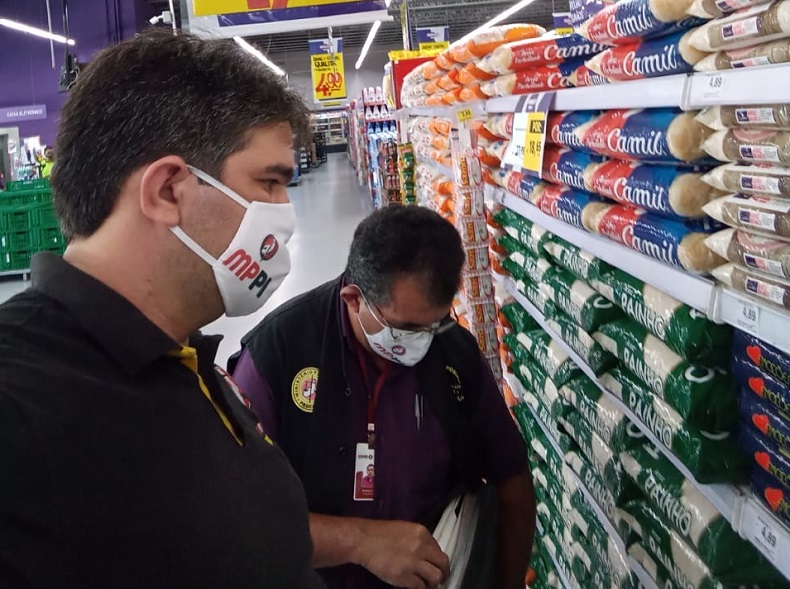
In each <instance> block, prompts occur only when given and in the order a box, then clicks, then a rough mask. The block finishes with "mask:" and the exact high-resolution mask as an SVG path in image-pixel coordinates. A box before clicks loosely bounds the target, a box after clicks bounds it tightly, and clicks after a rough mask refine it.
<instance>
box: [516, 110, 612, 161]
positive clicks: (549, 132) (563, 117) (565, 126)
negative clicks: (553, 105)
mask: <svg viewBox="0 0 790 589" xmlns="http://www.w3.org/2000/svg"><path fill="white" fill-rule="evenodd" d="M600 114H601V113H600V112H599V111H592V110H579V111H566V112H556V111H555V112H551V113H549V116H548V118H547V119H546V143H551V144H554V145H559V146H561V147H568V148H570V149H575V150H576V151H583V152H587V153H595V152H594V151H593V150H591V149H589V148H588V147H586V146H585V145H584V143H583V142H582V139H581V135H580V132H581V130H582V129H584V128H586V127H587V126H589V125H590V124H591V123H592V122H593V121H595V120H597V118H598V117H599V116H600ZM511 134H512V128H511Z"/></svg>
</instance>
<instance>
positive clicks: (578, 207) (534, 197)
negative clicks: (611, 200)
mask: <svg viewBox="0 0 790 589" xmlns="http://www.w3.org/2000/svg"><path fill="white" fill-rule="evenodd" d="M529 200H530V202H531V203H532V204H534V205H535V206H536V207H538V208H539V209H540V210H541V211H543V212H544V213H546V214H547V215H549V216H551V217H554V218H555V219H559V220H560V221H563V222H564V223H567V224H568V225H572V226H574V227H579V228H583V227H584V223H583V215H584V211H585V210H586V209H587V208H588V207H589V206H590V205H591V204H592V203H597V204H603V202H604V201H603V200H602V199H601V197H599V196H597V195H595V194H591V193H589V192H583V191H581V190H573V189H571V188H568V187H567V186H559V185H557V184H548V183H545V182H544V183H541V184H539V185H538V186H536V187H535V190H533V191H532V194H531V195H530V199H529Z"/></svg>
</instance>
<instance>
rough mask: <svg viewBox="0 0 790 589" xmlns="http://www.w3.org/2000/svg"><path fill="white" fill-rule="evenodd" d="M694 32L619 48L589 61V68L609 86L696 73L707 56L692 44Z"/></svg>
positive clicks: (642, 41)
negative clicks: (696, 69) (690, 42)
mask: <svg viewBox="0 0 790 589" xmlns="http://www.w3.org/2000/svg"><path fill="white" fill-rule="evenodd" d="M691 34H692V33H691V32H679V33H674V34H672V35H667V36H666V37H660V38H658V39H649V40H644V39H643V40H639V41H636V42H634V43H629V44H627V45H618V46H616V47H612V48H610V49H607V50H606V51H604V52H603V53H599V54H598V55H596V56H594V57H592V58H591V59H589V60H588V61H587V64H586V65H587V67H588V68H590V69H591V70H592V71H594V72H595V73H597V74H600V75H601V76H603V77H604V78H606V79H607V80H609V81H610V82H624V81H627V80H641V79H644V78H656V77H660V76H670V75H673V74H685V73H689V72H692V71H694V65H695V64H696V63H697V62H699V61H700V60H701V59H702V58H703V57H705V53H703V52H702V51H698V50H697V49H695V48H694V47H692V46H691V45H690V44H689V37H690V36H691Z"/></svg>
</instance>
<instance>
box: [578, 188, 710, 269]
mask: <svg viewBox="0 0 790 589" xmlns="http://www.w3.org/2000/svg"><path fill="white" fill-rule="evenodd" d="M715 202H716V201H712V202H711V203H708V205H706V207H705V210H706V211H707V210H708V209H707V207H709V206H711V205H713V204H714V203H715ZM584 213H585V215H584V227H585V228H586V229H587V230H588V231H591V232H593V233H597V234H598V235H603V236H604V237H607V238H609V239H611V240H613V241H616V242H618V243H622V244H623V245H625V246H627V247H629V248H631V249H633V250H636V251H638V252H641V253H643V254H645V255H647V256H650V257H651V258H654V259H656V260H661V261H662V262H665V263H667V264H670V265H671V266H676V267H679V268H683V269H684V270H688V271H689V272H696V273H706V272H710V271H711V270H712V269H713V268H715V267H717V266H719V265H721V264H722V263H723V262H724V260H723V259H722V258H721V257H719V256H718V255H716V254H715V253H713V252H712V251H711V250H709V249H708V247H707V246H706V245H705V239H706V238H707V237H708V235H710V233H711V231H712V230H716V229H718V228H720V227H721V226H720V225H717V224H714V223H710V222H708V221H706V220H700V221H698V222H697V221H688V222H681V221H676V220H674V219H667V218H665V217H660V216H658V215H654V214H652V213H647V212H645V211H643V210H641V209H636V208H633V207H628V206H624V205H606V204H597V205H590V206H588V207H587V208H586V209H585V211H584Z"/></svg>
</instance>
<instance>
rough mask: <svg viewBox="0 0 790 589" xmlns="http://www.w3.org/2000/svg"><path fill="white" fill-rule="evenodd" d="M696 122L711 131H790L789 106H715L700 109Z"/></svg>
mask: <svg viewBox="0 0 790 589" xmlns="http://www.w3.org/2000/svg"><path fill="white" fill-rule="evenodd" d="M697 120H698V121H699V122H700V123H702V124H703V125H705V126H706V127H709V128H711V129H713V130H714V131H721V130H722V129H737V128H739V127H744V128H750V129H770V130H779V129H790V106H788V105H786V104H762V105H754V106H727V105H717V106H709V107H707V108H704V109H702V110H701V111H700V112H699V114H697Z"/></svg>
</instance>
